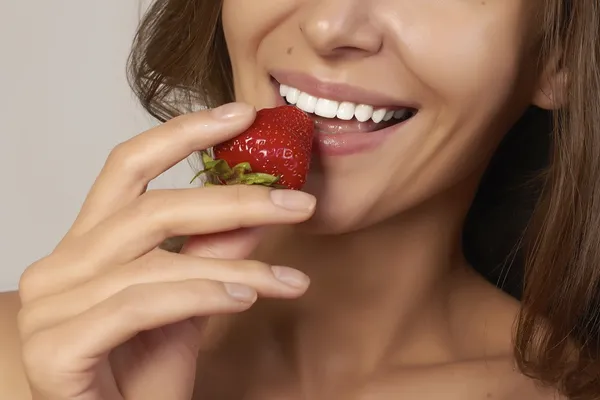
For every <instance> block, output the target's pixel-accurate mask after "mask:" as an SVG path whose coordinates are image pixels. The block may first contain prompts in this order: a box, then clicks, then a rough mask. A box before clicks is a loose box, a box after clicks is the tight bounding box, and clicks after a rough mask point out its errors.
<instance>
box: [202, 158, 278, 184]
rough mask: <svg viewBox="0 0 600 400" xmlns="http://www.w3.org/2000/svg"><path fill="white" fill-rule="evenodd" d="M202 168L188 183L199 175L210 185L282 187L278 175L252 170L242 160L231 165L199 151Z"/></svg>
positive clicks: (248, 164)
mask: <svg viewBox="0 0 600 400" xmlns="http://www.w3.org/2000/svg"><path fill="white" fill-rule="evenodd" d="M201 155H202V163H203V164H204V169H203V170H202V171H200V172H198V173H197V174H196V175H194V177H193V178H192V180H191V182H190V183H194V181H195V180H196V179H198V178H199V177H200V176H203V175H204V176H206V177H207V178H208V181H207V183H206V184H205V186H212V185H214V182H216V183H217V184H221V185H223V184H224V185H262V186H269V187H282V186H281V185H278V184H277V183H278V182H279V180H280V179H281V177H280V176H274V175H270V174H265V173H262V172H252V167H251V166H250V163H248V162H243V163H239V164H237V165H235V166H233V167H231V166H230V165H229V164H228V163H227V161H225V160H221V159H214V158H212V157H211V156H210V155H209V154H208V153H207V152H206V151H202V152H201Z"/></svg>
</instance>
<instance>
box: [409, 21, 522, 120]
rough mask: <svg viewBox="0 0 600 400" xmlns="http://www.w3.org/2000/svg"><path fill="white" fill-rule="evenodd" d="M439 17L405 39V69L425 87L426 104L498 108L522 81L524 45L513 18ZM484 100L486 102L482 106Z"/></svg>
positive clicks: (455, 107)
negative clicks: (522, 50)
mask: <svg viewBox="0 0 600 400" xmlns="http://www.w3.org/2000/svg"><path fill="white" fill-rule="evenodd" d="M464 18H465V17H464V16H463V18H462V19H461V18H456V19H453V18H437V19H435V20H430V23H428V24H426V25H424V26H421V27H419V26H413V27H412V29H410V30H409V32H407V33H406V34H405V35H404V37H405V38H406V39H405V45H406V47H407V49H408V50H407V51H406V52H405V53H404V61H405V64H406V66H407V68H408V69H409V70H410V71H411V72H412V73H413V74H414V75H415V76H416V78H417V79H418V80H419V81H420V82H421V85H422V86H423V87H424V88H425V89H426V90H425V91H424V93H427V94H428V96H427V95H426V96H427V97H428V98H426V99H424V102H430V103H431V105H434V106H435V105H436V104H437V105H438V106H439V105H443V106H444V107H447V108H454V109H459V108H469V109H471V108H473V107H474V106H478V108H481V106H484V107H486V106H489V107H491V108H495V107H497V106H498V105H494V103H502V102H503V101H504V100H506V99H507V98H508V97H510V96H511V94H512V92H513V90H514V85H515V84H516V82H517V81H518V79H517V77H518V75H519V73H520V65H521V62H522V60H521V48H522V47H523V43H521V42H522V40H521V37H522V35H521V33H520V30H519V28H518V26H511V22H513V20H514V18H513V20H511V19H510V18H508V17H506V18H502V17H495V18H489V17H488V19H487V20H486V18H485V17H484V16H482V15H477V14H475V15H472V16H471V17H470V18H472V19H473V20H472V21H465V20H464ZM482 102H483V104H482Z"/></svg>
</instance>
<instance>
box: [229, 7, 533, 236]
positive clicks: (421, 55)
mask: <svg viewBox="0 0 600 400" xmlns="http://www.w3.org/2000/svg"><path fill="white" fill-rule="evenodd" d="M533 3H536V2H534V1H531V0H419V1H414V0H253V1H248V0H224V8H223V25H224V30H225V36H226V39H227V43H228V50H229V54H230V57H231V61H232V66H233V75H234V83H235V92H236V97H237V99H238V100H240V101H245V102H248V103H251V104H254V105H255V106H256V107H257V108H259V109H260V108H265V107H273V106H275V105H278V104H285V103H284V101H285V100H286V99H284V97H282V96H281V92H280V89H281V88H280V86H281V85H285V86H284V88H283V93H284V94H285V95H286V98H287V100H289V102H291V103H293V104H296V105H297V106H298V107H300V108H302V109H304V110H305V111H308V112H311V114H312V115H313V116H314V118H315V120H316V123H317V124H316V126H317V132H318V134H317V141H318V145H317V148H316V150H317V151H316V156H315V159H314V160H313V165H314V167H313V168H312V171H311V174H310V177H309V183H308V185H307V188H306V189H307V191H309V192H312V193H314V194H315V195H316V196H317V197H318V200H319V207H318V211H317V214H316V216H315V218H314V220H313V222H312V223H313V224H315V225H317V228H319V229H321V230H326V231H329V232H343V231H349V230H352V229H356V228H359V227H363V226H366V225H369V224H373V223H375V222H377V221H380V220H382V219H384V218H388V217H390V216H392V215H394V214H397V213H399V212H401V211H405V210H407V209H409V208H412V207H415V206H417V205H419V204H420V203H423V202H425V201H426V200H428V199H430V198H433V197H434V196H438V195H440V194H442V193H444V192H446V191H448V190H449V189H451V188H456V187H458V186H460V185H463V184H464V182H466V181H471V182H473V179H477V176H478V175H479V174H480V173H481V172H482V171H483V169H484V168H485V164H486V162H487V161H488V160H489V157H490V156H491V153H493V151H494V149H495V147H496V145H497V144H498V142H499V140H500V139H501V138H502V135H504V133H506V131H507V130H508V129H509V128H510V126H511V125H512V124H513V123H514V122H515V121H516V119H518V117H519V116H520V115H521V114H522V112H523V111H524V110H525V108H526V107H527V106H528V105H529V104H531V102H532V98H533V95H534V93H535V92H536V89H537V88H536V83H537V76H536V72H537V71H536V70H535V64H536V63H535V61H536V58H535V57H536V56H537V55H536V54H535V52H534V48H533V47H534V46H533V42H534V41H533V37H532V36H533V35H532V33H533V32H531V30H532V29H533V28H532V27H535V26H536V24H535V22H534V21H533V19H534V16H535V11H536V7H535V5H534V4H533ZM316 114H319V115H320V116H317V115H316ZM392 115H393V116H392ZM334 116H335V117H334ZM411 116H412V117H411ZM332 117H334V118H332ZM382 118H383V120H382ZM390 118H391V119H390ZM407 118H408V119H407ZM365 120H366V121H365ZM386 120H387V121H386Z"/></svg>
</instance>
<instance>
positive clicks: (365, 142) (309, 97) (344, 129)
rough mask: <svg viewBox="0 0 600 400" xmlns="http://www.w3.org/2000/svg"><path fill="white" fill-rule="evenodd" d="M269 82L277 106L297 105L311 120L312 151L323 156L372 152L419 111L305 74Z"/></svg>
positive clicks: (289, 74) (290, 74) (278, 78)
mask: <svg viewBox="0 0 600 400" xmlns="http://www.w3.org/2000/svg"><path fill="white" fill-rule="evenodd" d="M271 79H272V84H273V87H274V91H275V92H276V94H277V97H278V98H277V104H278V105H285V104H287V105H293V106H296V107H298V108H299V109H300V110H302V111H304V112H305V113H307V114H308V115H309V116H310V117H311V118H312V119H313V121H314V122H315V132H316V137H315V139H316V141H317V144H318V146H315V147H316V148H315V150H317V151H318V152H319V153H321V154H325V155H349V154H356V153H362V152H365V151H369V150H373V149H375V148H376V147H379V145H381V144H382V143H383V142H384V140H385V139H386V138H387V136H389V135H390V134H391V133H392V132H396V131H397V129H399V126H400V125H402V124H404V123H406V122H407V121H409V120H411V119H412V118H413V117H414V116H415V115H416V114H417V112H418V109H417V108H416V107H414V106H410V105H403V104H400V102H397V101H394V100H392V99H388V98H384V97H382V96H377V95H374V94H372V93H366V92H364V91H362V90H360V89H356V88H351V87H348V86H342V85H329V84H324V83H322V82H319V81H317V80H315V79H314V78H312V77H310V76H307V75H300V74H295V73H287V74H284V73H280V74H279V76H277V78H275V77H272V78H271ZM280 79H281V80H280ZM282 81H283V82H285V83H281V82H282ZM292 85H295V86H292ZM361 97H362V98H364V101H362V99H361ZM368 101H371V104H369V103H368ZM394 103H396V104H394Z"/></svg>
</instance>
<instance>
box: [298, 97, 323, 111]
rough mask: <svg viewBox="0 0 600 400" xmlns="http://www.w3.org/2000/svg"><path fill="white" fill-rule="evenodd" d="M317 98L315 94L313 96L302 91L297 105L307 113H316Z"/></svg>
mask: <svg viewBox="0 0 600 400" xmlns="http://www.w3.org/2000/svg"><path fill="white" fill-rule="evenodd" d="M317 100H318V99H317V98H316V97H315V96H311V95H310V94H308V93H304V92H302V93H300V96H299V97H298V101H297V102H296V107H298V108H299V109H301V110H302V111H304V112H307V113H314V112H315V108H316V107H317Z"/></svg>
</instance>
